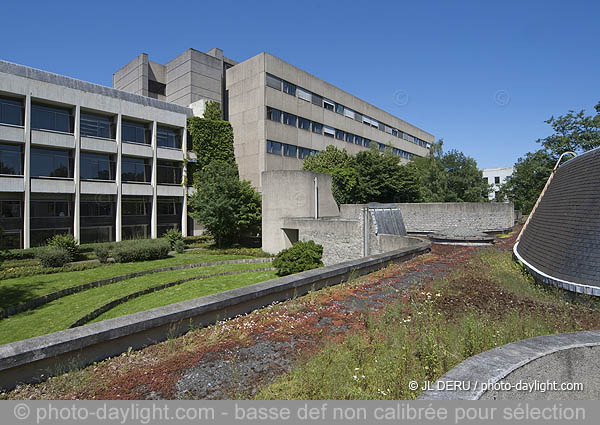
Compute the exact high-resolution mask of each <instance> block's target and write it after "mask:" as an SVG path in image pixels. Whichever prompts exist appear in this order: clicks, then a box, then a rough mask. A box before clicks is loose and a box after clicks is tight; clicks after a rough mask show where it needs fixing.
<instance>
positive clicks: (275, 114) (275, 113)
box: [267, 106, 281, 122]
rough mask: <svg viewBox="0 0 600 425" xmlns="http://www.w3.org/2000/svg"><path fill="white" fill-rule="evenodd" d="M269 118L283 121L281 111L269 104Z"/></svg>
mask: <svg viewBox="0 0 600 425" xmlns="http://www.w3.org/2000/svg"><path fill="white" fill-rule="evenodd" d="M267 119H269V120H271V121H277V122H281V111H280V110H279V109H275V108H271V107H270V106H267Z"/></svg>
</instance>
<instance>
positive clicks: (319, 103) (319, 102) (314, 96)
mask: <svg viewBox="0 0 600 425" xmlns="http://www.w3.org/2000/svg"><path fill="white" fill-rule="evenodd" d="M312 104H313V105H317V106H321V107H323V98H322V97H321V96H319V95H318V94H314V93H313V94H312Z"/></svg>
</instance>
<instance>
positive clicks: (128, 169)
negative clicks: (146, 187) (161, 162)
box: [121, 157, 151, 183]
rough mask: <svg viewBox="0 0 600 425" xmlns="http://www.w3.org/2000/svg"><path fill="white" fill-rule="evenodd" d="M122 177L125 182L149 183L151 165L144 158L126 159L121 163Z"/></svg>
mask: <svg viewBox="0 0 600 425" xmlns="http://www.w3.org/2000/svg"><path fill="white" fill-rule="evenodd" d="M121 176H122V178H123V181H133V182H146V183H147V182H149V181H150V177H151V175H150V165H149V164H147V163H146V160H144V159H143V158H129V157H124V158H123V160H122V162H121Z"/></svg>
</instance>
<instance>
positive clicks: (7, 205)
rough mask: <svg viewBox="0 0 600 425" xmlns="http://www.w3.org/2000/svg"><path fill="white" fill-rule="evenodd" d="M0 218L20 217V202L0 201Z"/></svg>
mask: <svg viewBox="0 0 600 425" xmlns="http://www.w3.org/2000/svg"><path fill="white" fill-rule="evenodd" d="M0 217H2V218H19V217H21V201H0Z"/></svg>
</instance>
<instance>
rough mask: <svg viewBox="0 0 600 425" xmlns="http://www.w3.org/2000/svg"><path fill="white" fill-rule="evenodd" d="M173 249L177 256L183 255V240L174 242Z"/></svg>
mask: <svg viewBox="0 0 600 425" xmlns="http://www.w3.org/2000/svg"><path fill="white" fill-rule="evenodd" d="M173 248H174V249H175V252H177V253H178V254H183V253H184V251H185V243H184V242H183V240H178V241H176V242H175V246H174V247H173Z"/></svg>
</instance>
